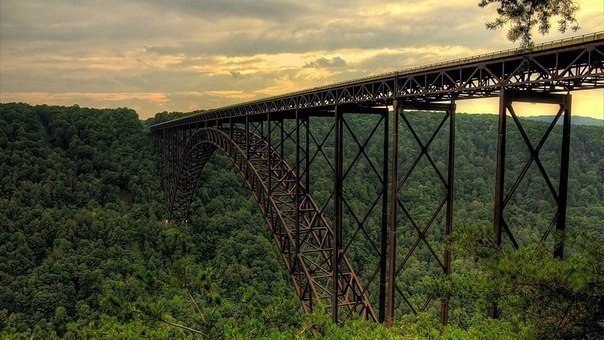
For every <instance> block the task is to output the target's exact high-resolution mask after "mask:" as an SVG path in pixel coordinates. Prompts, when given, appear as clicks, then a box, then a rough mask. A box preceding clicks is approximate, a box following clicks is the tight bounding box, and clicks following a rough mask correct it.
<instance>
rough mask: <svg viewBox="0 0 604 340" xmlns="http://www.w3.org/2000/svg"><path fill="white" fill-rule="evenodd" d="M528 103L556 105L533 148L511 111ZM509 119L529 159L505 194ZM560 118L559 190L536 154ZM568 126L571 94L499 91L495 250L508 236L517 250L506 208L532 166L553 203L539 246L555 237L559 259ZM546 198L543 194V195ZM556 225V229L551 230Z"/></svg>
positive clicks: (563, 224)
mask: <svg viewBox="0 0 604 340" xmlns="http://www.w3.org/2000/svg"><path fill="white" fill-rule="evenodd" d="M517 102H528V103H541V104H554V105H557V106H558V108H557V109H558V110H557V112H556V114H555V116H554V119H553V120H552V122H551V123H550V124H549V126H548V128H547V129H546V131H545V132H544V134H543V135H542V136H541V138H540V139H539V142H538V143H537V145H534V144H533V143H532V142H531V140H530V138H529V135H528V134H527V132H526V130H525V129H524V127H523V125H522V122H521V121H520V119H519V118H518V114H517V113H516V110H515V109H514V103H517ZM508 114H509V117H510V118H512V120H513V122H514V125H515V126H516V128H517V131H518V132H519V133H520V136H521V137H522V141H523V142H524V145H525V146H526V148H527V149H528V151H529V158H528V160H527V161H526V163H525V164H524V166H523V167H522V170H521V171H520V173H519V174H518V176H517V177H516V178H515V180H514V181H513V182H512V185H511V187H510V188H509V190H507V191H506V187H505V178H506V159H507V154H506V142H507V135H508V131H507V121H508ZM561 118H562V140H561V142H560V150H561V155H560V156H561V157H560V170H559V176H558V181H559V182H558V188H556V187H555V185H554V184H553V182H552V179H551V177H550V175H549V174H548V172H547V169H546V168H545V166H544V165H543V163H542V162H541V159H540V158H539V152H540V151H541V150H542V148H543V146H544V145H545V143H546V142H547V141H548V139H549V138H550V136H551V133H552V131H553V130H554V129H555V127H556V125H557V124H558V122H559V121H560V119H561ZM570 126H571V95H570V94H565V95H561V94H536V93H530V92H521V91H516V90H505V91H502V92H501V95H500V97H499V119H498V133H497V168H496V175H495V201H494V207H493V237H494V241H495V244H496V245H497V247H502V246H504V244H503V241H504V238H503V236H504V235H505V236H507V238H506V239H507V240H509V242H510V244H511V246H512V247H513V248H515V249H517V248H518V247H519V244H518V241H517V240H516V237H515V236H514V230H513V228H512V227H511V226H510V225H509V224H508V223H507V221H506V215H505V211H506V209H505V208H506V207H507V205H508V203H509V202H510V200H511V199H512V197H513V196H514V193H515V192H516V191H517V189H518V187H519V185H520V183H521V182H522V181H523V179H525V177H526V174H527V173H528V171H529V169H530V167H531V166H532V165H533V164H535V166H536V167H537V169H538V170H539V175H540V176H541V178H542V179H543V180H544V181H545V183H546V185H547V188H548V191H549V194H550V195H551V197H552V198H553V200H554V203H555V206H556V212H555V213H554V216H552V219H551V220H550V222H549V225H548V227H547V228H546V230H545V231H544V233H543V234H542V235H541V238H540V241H539V245H542V244H543V243H544V242H545V241H546V240H547V239H548V238H549V237H550V235H552V233H553V236H554V246H553V249H552V253H553V255H554V256H555V257H558V258H562V257H563V255H564V230H565V228H566V205H567V197H568V167H569V149H570ZM544 195H545V193H544ZM554 226H555V230H554ZM500 312H501V311H500V310H499V309H498V308H497V306H496V305H493V307H492V308H491V310H490V311H489V315H490V316H491V317H494V318H496V317H498V316H499V314H500Z"/></svg>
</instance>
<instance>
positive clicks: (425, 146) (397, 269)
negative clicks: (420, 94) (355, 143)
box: [385, 100, 456, 326]
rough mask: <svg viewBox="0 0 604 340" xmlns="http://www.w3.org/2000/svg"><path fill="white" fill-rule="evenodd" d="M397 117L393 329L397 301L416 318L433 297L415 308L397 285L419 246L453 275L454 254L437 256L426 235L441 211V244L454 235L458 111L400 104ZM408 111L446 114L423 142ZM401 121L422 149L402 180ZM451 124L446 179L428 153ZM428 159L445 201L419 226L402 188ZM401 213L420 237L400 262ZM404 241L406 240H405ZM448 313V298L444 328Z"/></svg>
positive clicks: (447, 251)
mask: <svg viewBox="0 0 604 340" xmlns="http://www.w3.org/2000/svg"><path fill="white" fill-rule="evenodd" d="M393 108H394V113H393V114H394V116H393V120H392V121H393V127H392V129H393V133H392V148H391V162H392V168H391V178H390V181H391V187H390V193H389V194H390V220H389V242H390V253H389V257H388V293H387V303H388V304H387V308H386V316H385V319H386V324H387V325H388V326H391V325H392V323H393V321H394V319H395V307H396V302H397V300H398V299H397V298H400V299H401V300H402V303H404V304H405V305H406V306H407V307H408V308H409V309H410V310H411V311H412V312H413V313H415V314H417V313H418V312H422V311H425V310H427V308H428V306H429V305H430V303H431V301H432V300H433V295H434V294H430V295H428V296H427V298H426V300H425V301H424V302H423V303H422V304H421V305H420V306H414V305H413V303H412V302H411V301H410V300H409V299H408V297H407V296H406V294H405V292H404V291H403V289H404V288H402V289H401V288H400V287H399V286H398V284H397V278H398V276H399V275H400V274H401V273H402V272H403V271H404V270H405V268H406V265H407V261H408V260H409V258H410V257H411V256H412V255H413V253H414V252H415V251H416V249H417V248H418V246H419V244H420V243H422V242H423V244H424V245H425V246H426V247H427V248H428V249H429V252H430V254H431V257H432V258H433V259H434V260H435V261H436V263H437V265H438V267H439V268H440V269H441V270H442V272H443V274H444V275H447V276H448V275H450V273H451V251H450V249H449V248H448V247H447V246H445V247H444V251H443V254H442V259H441V257H440V256H439V255H438V254H437V253H436V252H435V250H434V249H433V248H432V246H431V242H430V240H429V239H427V238H426V233H427V232H428V231H430V229H434V227H435V224H436V223H435V222H436V220H437V219H438V216H439V214H440V213H441V211H442V209H443V208H444V209H445V218H444V226H443V231H442V237H443V239H442V241H444V239H445V238H446V237H447V236H448V235H449V234H450V233H451V232H452V225H453V192H454V168H455V164H454V162H455V110H456V105H455V104H453V103H451V104H439V103H413V102H411V103H404V102H403V103H401V102H399V101H398V100H395V101H394V102H393ZM405 110H412V111H426V112H427V111H438V112H443V113H444V117H443V119H442V120H441V121H440V124H439V125H438V127H437V128H436V129H435V130H434V131H433V132H432V134H431V136H430V138H429V139H428V141H426V142H424V141H422V140H421V138H420V137H419V135H418V134H417V132H416V129H415V127H414V126H413V125H412V123H411V121H410V120H409V119H408V117H407V115H406V114H405ZM400 120H402V121H403V123H404V127H405V128H407V129H408V130H409V132H410V133H411V134H412V136H413V139H414V140H415V142H416V143H417V144H418V145H419V147H420V152H419V155H418V156H417V157H416V158H415V160H414V161H413V163H412V164H411V166H410V167H409V168H407V169H406V170H405V173H404V175H403V176H402V177H400V179H399V169H398V168H399V164H398V163H399V148H400V144H399V129H400V128H401V127H403V126H401V124H400ZM446 123H448V138H447V140H448V147H447V155H448V157H447V169H446V176H445V175H444V174H443V173H442V172H441V170H440V169H439V168H438V166H437V165H436V163H435V162H434V160H433V159H432V157H431V155H430V151H429V147H430V145H431V144H432V142H433V141H434V139H435V138H436V136H437V135H438V134H439V133H440V132H441V131H442V130H443V127H444V126H445V124H446ZM423 157H425V158H426V159H427V161H428V162H429V164H430V165H431V167H432V168H433V169H434V171H435V173H436V176H437V177H438V179H439V182H440V183H441V184H442V186H443V188H444V197H442V199H441V201H440V203H439V204H438V206H436V207H434V210H433V213H432V216H431V218H430V219H429V220H428V221H427V222H426V223H425V225H420V223H419V222H418V221H417V220H416V219H415V218H414V217H413V216H412V210H411V209H409V208H408V207H407V203H408V202H403V200H401V199H400V194H401V192H403V190H404V188H403V186H404V185H405V183H406V182H407V181H408V179H409V178H410V176H411V175H412V174H413V173H414V171H415V170H416V169H417V166H418V164H419V162H420V160H421V159H422V158H423ZM399 211H400V212H402V217H403V218H406V219H407V220H408V221H409V223H410V224H411V226H412V227H413V230H414V231H415V232H416V233H417V235H416V239H415V242H414V243H413V244H411V245H410V246H409V247H408V248H403V249H401V250H403V251H404V257H403V258H402V259H401V260H400V261H399V260H398V258H397V252H398V249H397V247H398V245H397V238H396V233H397V226H398V225H399V217H400V216H399ZM403 241H404V240H403ZM448 310H449V298H448V297H445V298H443V299H442V300H441V304H440V321H441V323H442V324H443V325H446V324H447V322H448Z"/></svg>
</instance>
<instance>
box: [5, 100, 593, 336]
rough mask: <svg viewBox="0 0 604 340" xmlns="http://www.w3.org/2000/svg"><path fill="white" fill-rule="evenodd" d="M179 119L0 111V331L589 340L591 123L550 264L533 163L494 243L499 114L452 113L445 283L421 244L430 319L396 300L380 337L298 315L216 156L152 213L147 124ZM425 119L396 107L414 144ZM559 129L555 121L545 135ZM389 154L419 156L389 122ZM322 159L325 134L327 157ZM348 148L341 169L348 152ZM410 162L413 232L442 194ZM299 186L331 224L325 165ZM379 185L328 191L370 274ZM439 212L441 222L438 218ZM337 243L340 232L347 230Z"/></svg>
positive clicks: (547, 151) (575, 157)
mask: <svg viewBox="0 0 604 340" xmlns="http://www.w3.org/2000/svg"><path fill="white" fill-rule="evenodd" d="M181 115H182V114H179V113H167V112H164V113H158V114H157V115H156V116H155V117H154V118H151V119H149V120H146V121H142V120H140V119H139V117H138V115H137V113H136V112H135V111H133V110H131V109H127V108H118V109H89V108H83V107H79V106H77V105H76V106H71V107H58V106H47V105H39V106H31V105H28V104H22V103H10V104H0V337H1V338H8V339H20V338H36V339H48V338H141V337H145V338H157V339H164V338H237V339H247V338H271V339H291V338H322V337H324V338H332V339H340V338H351V337H352V338H392V339H395V338H409V339H415V338H419V339H422V338H434V339H438V338H443V339H461V338H463V339H467V338H469V339H473V338H475V339H485V338H486V339H490V338H502V339H516V338H523V339H539V338H553V339H555V338H598V337H601V336H602V334H604V333H603V332H604V267H603V266H602V261H603V260H604V242H603V241H604V138H602V136H604V127H603V126H601V125H600V126H585V125H573V126H572V134H571V150H570V178H569V197H568V205H569V206H568V224H567V233H566V238H565V244H566V248H565V257H564V259H562V260H561V259H554V258H553V257H552V254H551V241H547V242H544V243H543V244H542V245H537V244H538V239H539V235H541V234H542V233H543V231H544V228H546V226H547V224H548V222H549V220H548V219H551V216H552V215H551V214H552V209H553V203H552V198H551V197H548V194H549V192H548V190H547V187H546V184H545V182H544V181H543V180H542V179H540V177H539V175H540V174H539V173H538V171H537V170H536V168H534V167H531V170H530V171H529V173H528V174H527V178H526V180H525V181H523V182H522V183H521V184H520V186H519V187H518V190H517V194H516V195H514V196H513V197H512V198H511V200H510V203H509V206H508V214H509V215H508V216H507V218H508V221H509V223H510V225H511V228H513V229H514V232H515V235H516V237H517V239H518V241H519V244H520V248H519V249H517V250H516V249H512V248H511V247H510V246H509V243H507V245H506V246H504V247H501V248H499V247H495V246H493V242H492V235H491V233H492V232H491V219H492V204H493V203H492V202H493V195H494V194H493V188H494V175H495V144H496V143H495V141H496V134H497V117H496V116H495V115H489V114H484V115H469V114H463V113H459V114H457V127H456V133H457V136H456V150H455V153H456V166H455V173H456V179H455V188H456V191H455V204H454V218H455V220H454V221H455V222H454V225H453V230H454V231H453V234H452V235H451V236H450V237H448V238H443V237H442V232H440V231H439V230H438V228H434V230H433V231H431V232H430V236H431V237H433V238H434V239H435V240H439V242H438V244H439V245H438V249H439V250H441V249H442V247H444V246H445V244H446V245H448V246H450V247H451V249H452V251H453V259H454V260H453V266H452V272H453V274H452V275H451V276H450V277H448V278H445V277H443V276H442V275H438V274H435V272H434V268H433V265H434V263H433V261H432V260H431V259H430V255H429V254H428V250H427V249H426V248H421V249H419V250H418V251H417V252H416V253H415V254H414V255H413V260H411V262H410V265H409V267H408V269H407V270H405V271H404V273H403V275H401V277H400V278H399V280H400V281H399V283H400V284H401V285H402V286H403V287H404V289H406V291H407V292H412V293H409V294H412V295H410V296H412V298H411V299H412V302H420V301H422V298H423V297H424V296H425V295H426V294H427V293H428V292H434V294H436V298H435V300H434V302H433V304H434V308H428V309H427V310H426V312H418V313H417V314H414V313H412V311H410V310H407V309H405V307H404V305H402V304H401V305H400V306H398V307H399V308H398V309H397V310H398V312H397V313H398V314H397V320H396V322H395V324H394V326H393V327H391V328H386V327H385V326H384V325H381V324H378V323H373V322H368V321H362V320H358V319H352V320H349V321H347V322H345V323H343V324H342V325H335V324H333V323H332V322H331V318H330V316H329V315H327V313H326V312H325V310H322V308H316V310H315V312H313V313H312V314H308V315H307V314H304V313H303V312H302V310H301V308H300V303H299V301H298V300H297V297H296V295H295V292H294V290H293V288H292V286H291V284H290V282H289V277H288V275H287V273H286V272H285V270H284V269H283V264H282V260H281V257H280V254H279V253H278V251H277V248H276V246H275V245H274V244H273V238H272V236H271V234H270V231H269V229H268V228H267V225H266V222H265V220H264V218H263V216H262V214H261V212H260V209H259V208H258V206H257V205H256V203H255V201H254V199H253V197H252V195H251V193H250V191H249V190H248V189H247V188H246V187H245V184H244V182H243V181H242V179H241V177H240V175H239V174H238V173H237V171H236V169H235V168H234V166H233V165H232V164H231V163H230V160H229V159H228V158H227V157H226V156H225V155H223V154H221V153H220V152H216V153H215V155H214V156H212V158H211V160H210V161H209V163H208V164H207V165H206V167H205V168H204V170H203V173H202V177H201V179H200V181H199V183H200V185H199V187H198V189H197V194H196V196H195V199H194V201H193V204H192V207H191V211H190V218H189V219H188V220H187V221H184V222H173V221H167V220H166V216H167V214H166V211H165V207H164V196H163V192H162V186H161V183H160V176H159V173H158V167H157V155H156V152H155V150H154V147H153V143H152V141H151V139H150V136H149V125H150V124H152V123H155V122H159V121H164V120H167V119H172V118H175V117H178V116H181ZM375 119H376V118H374V117H351V118H350V119H349V124H350V126H352V127H353V128H354V129H355V130H358V131H359V133H360V134H361V135H364V136H366V137H367V136H369V135H371V129H372V127H373V125H375V124H376V120H375ZM439 119H440V118H439V117H438V116H437V115H436V114H426V113H409V120H410V122H411V123H413V124H414V126H417V130H418V133H419V135H420V137H421V138H425V137H426V136H429V131H430V130H431V129H432V128H433V127H434V126H435V124H438V122H439ZM522 122H523V124H524V126H525V128H526V130H527V131H528V132H530V134H531V135H538V134H539V132H541V133H542V132H543V131H544V130H545V129H546V128H547V123H544V122H542V121H539V120H534V119H531V120H525V119H523V120H522ZM313 129H315V131H316V132H315V133H316V135H317V136H328V133H329V124H328V123H325V124H322V123H320V122H318V123H317V124H316V126H313ZM560 135H561V129H560V128H559V127H556V128H555V129H554V131H553V133H552V140H555V141H558V140H560ZM319 138H320V137H319ZM346 138H347V139H346V141H345V143H349V144H348V145H352V144H351V143H352V142H351V137H350V136H348V137H346ZM374 138H375V141H372V142H370V143H368V144H367V147H366V153H367V155H368V158H370V159H375V160H376V162H377V163H378V164H379V162H383V161H384V160H383V159H381V158H380V157H382V156H381V144H380V140H381V139H383V138H384V135H383V133H382V132H380V131H377V132H376V134H375V137H374ZM509 138H510V142H509V143H508V147H509V153H510V160H509V161H508V164H507V169H508V172H509V175H510V176H511V177H510V180H509V181H508V183H510V182H512V181H513V178H512V177H513V176H514V174H516V175H517V174H518V172H519V171H520V169H521V167H522V166H523V165H524V164H523V162H524V161H526V158H527V157H528V154H527V152H526V150H523V149H522V148H520V147H518V145H519V141H520V135H519V134H518V133H517V132H514V131H512V130H511V129H510V136H509ZM401 144H402V145H405V146H406V147H405V148H404V149H402V150H403V151H404V155H405V156H403V157H401V158H402V159H401V165H400V166H401V168H405V167H406V166H408V165H409V164H411V163H412V162H413V158H414V157H415V154H416V153H417V152H418V147H417V145H415V146H413V137H412V135H411V134H410V133H409V131H405V130H404V129H402V130H401ZM445 145H446V136H445V135H439V136H438V137H437V138H436V139H435V140H434V143H433V146H431V148H433V155H434V160H435V163H436V164H437V166H442V165H443V164H446V156H445V153H444V151H445V149H444V147H445ZM332 148H333V143H331V141H330V140H328V142H327V144H326V153H329V152H331V151H330V150H332ZM347 152H349V153H350V154H347V155H345V157H346V158H347V159H349V158H350V157H351V155H353V153H354V148H350V150H348V151H347ZM288 154H290V155H291V154H292V153H291V152H289V153H288ZM540 158H541V161H542V162H543V163H544V165H545V167H546V168H547V169H548V171H549V169H553V170H552V173H550V176H551V177H552V181H553V182H554V184H557V183H558V182H557V179H556V177H557V175H556V174H557V172H556V171H557V170H555V169H557V167H556V162H558V164H559V148H558V146H557V144H556V143H554V142H552V143H549V142H548V143H546V144H545V145H544V147H543V150H542V152H541V153H540ZM290 161H291V160H290ZM422 162H423V161H422ZM443 162H444V163H443ZM420 165H421V167H420V170H419V171H418V172H417V175H413V176H411V177H410V179H409V182H408V184H406V186H405V190H404V193H403V194H401V199H402V200H404V201H405V202H409V209H410V211H411V213H412V214H413V215H414V216H417V219H418V221H425V220H427V219H428V217H429V216H430V214H431V212H432V211H431V210H430V209H429V208H427V207H430V206H433V205H434V204H435V201H436V197H438V195H439V194H441V193H442V189H440V188H439V187H438V185H436V184H435V183H436V182H437V180H438V178H437V177H435V176H434V175H433V173H431V172H430V171H432V170H431V169H430V167H429V166H428V164H423V163H422V164H420ZM311 182H312V183H313V192H312V194H313V197H315V198H316V199H317V201H318V202H319V203H320V204H326V211H325V212H326V214H329V213H330V209H331V206H330V205H329V190H330V188H332V184H331V183H332V182H331V178H330V173H329V169H328V167H326V166H321V163H318V166H317V168H316V170H315V172H314V173H313V174H311ZM378 186H379V185H378V183H377V182H376V176H375V174H374V173H373V172H372V170H371V167H370V166H369V161H368V160H367V159H365V160H363V161H361V162H359V163H358V166H355V167H354V168H353V169H352V170H351V171H350V174H349V177H347V180H346V182H345V183H344V187H345V190H346V191H347V194H346V200H347V202H348V203H349V206H350V209H349V210H348V212H347V214H348V216H347V217H346V218H347V220H346V222H345V225H352V222H351V220H352V215H353V212H354V213H358V214H362V212H364V213H366V214H368V216H370V218H369V219H368V220H369V222H368V226H369V228H370V229H371V230H372V231H371V232H370V233H369V236H368V238H367V239H358V240H357V241H354V242H352V246H351V251H350V254H351V255H350V258H351V261H352V262H353V265H354V266H355V268H358V270H359V272H360V273H361V274H364V273H365V272H367V271H369V270H370V269H371V268H374V266H375V259H374V257H373V256H372V254H371V253H370V252H368V251H367V247H368V242H369V241H368V239H370V238H371V235H373V234H372V233H373V232H375V233H377V229H376V228H377V223H378V222H377V220H375V219H374V218H372V217H371V216H373V214H377V215H379V212H371V211H368V210H369V209H370V204H371V202H372V201H373V200H375V199H376V195H377V194H376V193H377V191H378ZM508 187H509V184H508ZM431 188H435V189H434V190H432V189H431ZM439 190H440V191H439ZM400 219H401V220H400V225H401V228H400V231H399V234H398V235H397V237H398V238H399V239H400V242H401V243H400V244H401V246H404V245H407V244H408V243H409V242H412V241H413V239H412V236H413V230H412V229H410V228H409V227H408V224H409V221H406V220H405V219H404V217H401V218H400ZM442 219H443V216H442V214H441V215H439V216H438V218H437V222H436V224H438V223H441V222H442ZM405 226H407V227H405ZM346 233H347V234H346V235H345V237H350V238H352V235H351V231H346ZM552 237H553V236H552ZM550 239H551V238H550ZM548 242H549V243H548ZM372 294H374V293H371V292H370V296H371V297H372V299H373V297H374V296H373V295H372ZM443 296H450V297H451V311H450V322H449V325H447V326H446V327H442V326H440V324H439V322H438V317H437V312H436V309H435V308H436V307H437V305H438V304H437V303H438V301H439V297H443ZM414 299H415V300H414ZM416 300H417V301H416ZM493 302H497V304H498V306H500V308H501V309H502V313H501V316H500V317H499V318H498V319H490V318H488V317H487V308H488V307H489V306H490V305H491V304H492V303H493Z"/></svg>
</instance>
